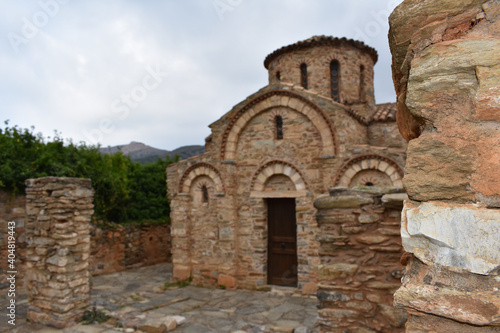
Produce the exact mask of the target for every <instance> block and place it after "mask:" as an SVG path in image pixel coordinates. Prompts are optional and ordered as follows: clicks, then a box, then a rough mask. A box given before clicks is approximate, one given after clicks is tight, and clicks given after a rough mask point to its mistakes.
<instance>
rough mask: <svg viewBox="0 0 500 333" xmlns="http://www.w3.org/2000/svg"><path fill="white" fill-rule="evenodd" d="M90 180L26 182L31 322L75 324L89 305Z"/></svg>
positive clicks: (67, 179) (55, 324)
mask: <svg viewBox="0 0 500 333" xmlns="http://www.w3.org/2000/svg"><path fill="white" fill-rule="evenodd" d="M92 200H93V190H92V187H91V182H90V179H77V178H56V177H46V178H38V179H28V180H27V181H26V213H27V225H26V227H27V240H28V250H27V261H26V265H27V273H26V287H27V290H28V295H29V308H28V319H29V320H30V321H32V322H36V323H41V324H44V325H49V326H53V327H57V328H63V327H66V326H69V325H71V324H73V323H74V322H75V321H76V320H77V319H79V318H80V317H81V316H82V315H83V313H84V312H85V310H87V308H88V306H89V302H90V283H89V277H90V272H89V255H90V234H89V231H90V222H91V217H92V214H93V207H94V206H93V204H92Z"/></svg>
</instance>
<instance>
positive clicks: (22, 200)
mask: <svg viewBox="0 0 500 333" xmlns="http://www.w3.org/2000/svg"><path fill="white" fill-rule="evenodd" d="M9 222H15V223H16V227H15V234H14V237H15V238H16V248H15V250H16V262H15V266H16V268H17V277H18V278H17V280H16V286H19V287H21V286H23V283H24V280H23V279H22V277H24V275H25V274H24V271H25V260H26V246H27V243H26V197H25V196H24V195H17V196H15V197H14V196H12V195H11V194H10V193H7V192H3V191H0V235H1V236H0V255H1V256H2V258H8V247H7V245H8V242H7V239H8V235H9V233H8V223H9ZM8 265H9V262H8V261H7V260H2V261H1V262H0V273H5V272H7V271H8V270H9V269H8ZM6 279H7V274H0V289H3V288H6V287H8V283H7V280H6Z"/></svg>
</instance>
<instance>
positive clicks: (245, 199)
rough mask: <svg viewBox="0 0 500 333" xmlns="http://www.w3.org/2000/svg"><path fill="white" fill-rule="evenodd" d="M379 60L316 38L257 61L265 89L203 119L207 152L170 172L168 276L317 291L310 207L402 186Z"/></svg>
mask: <svg viewBox="0 0 500 333" xmlns="http://www.w3.org/2000/svg"><path fill="white" fill-rule="evenodd" d="M377 57H378V55H377V52H376V51H375V50H374V49H373V48H371V47H369V46H367V45H365V44H364V43H362V42H359V41H354V40H349V39H345V38H334V37H328V36H315V37H312V38H310V39H307V40H304V41H300V42H297V43H295V44H292V45H288V46H285V47H282V48H280V49H278V50H276V51H274V52H272V53H271V54H269V55H268V56H267V57H266V58H265V60H264V66H265V68H266V69H267V70H268V73H269V84H268V85H267V86H266V87H264V88H262V89H261V90H259V91H257V92H255V93H254V94H252V95H250V96H249V97H248V98H247V99H245V100H244V101H242V102H241V103H239V104H238V105H236V106H234V107H233V108H232V109H231V110H230V111H229V112H227V113H226V114H225V115H223V116H222V117H221V118H220V119H219V120H217V121H215V122H214V123H212V124H211V125H209V126H210V128H211V135H210V136H209V137H207V138H206V152H205V153H204V154H202V155H199V156H195V157H192V158H190V159H187V160H184V161H181V162H178V163H176V164H173V165H170V166H169V167H168V168H167V186H168V197H169V199H170V204H171V222H172V243H173V244H172V262H173V275H174V279H175V280H185V279H189V278H192V279H193V283H194V284H202V285H211V286H221V287H226V288H247V289H262V288H266V287H268V286H269V285H282V286H292V287H296V288H298V289H300V290H302V292H304V293H313V292H315V291H316V288H317V284H318V281H319V276H318V266H319V264H320V258H319V255H320V254H319V252H320V245H319V242H318V239H317V237H318V234H319V227H318V223H317V221H316V219H315V214H316V209H315V207H314V206H313V202H314V201H315V200H316V199H317V198H318V197H320V196H323V195H327V194H328V192H329V189H332V188H335V187H344V188H353V187H360V186H361V187H364V188H366V187H373V188H376V187H379V188H380V187H384V188H387V187H396V188H401V187H402V181H401V179H402V176H403V167H404V163H405V149H406V142H405V141H404V140H403V139H402V138H401V136H400V134H399V132H398V128H397V125H396V117H395V115H396V105H395V104H392V103H389V104H380V105H377V104H375V99H374V92H373V67H374V65H375V63H376V62H377ZM387 75H389V74H388V73H387Z"/></svg>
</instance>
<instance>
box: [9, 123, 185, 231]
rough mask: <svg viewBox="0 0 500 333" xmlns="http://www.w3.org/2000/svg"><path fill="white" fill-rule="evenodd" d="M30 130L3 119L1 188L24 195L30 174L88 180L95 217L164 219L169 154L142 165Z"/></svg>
mask: <svg viewBox="0 0 500 333" xmlns="http://www.w3.org/2000/svg"><path fill="white" fill-rule="evenodd" d="M33 131H34V128H33V127H32V128H31V129H30V130H28V129H21V128H19V127H17V126H14V127H9V126H8V122H5V128H3V129H0V188H3V189H4V190H6V191H9V192H11V193H12V194H13V195H16V194H20V193H24V189H25V185H24V183H25V180H26V179H29V178H39V177H46V176H56V177H79V178H90V179H92V186H93V188H94V190H95V195H94V211H95V213H94V217H95V219H96V220H102V221H109V222H115V223H126V222H130V221H135V222H137V221H142V220H147V221H148V223H151V221H158V222H160V223H162V222H168V220H169V214H170V206H169V203H168V200H167V194H166V190H167V189H166V179H165V177H166V175H165V168H166V166H167V165H168V164H170V163H172V162H173V161H172V160H171V159H170V158H168V157H167V159H166V160H162V159H158V160H157V161H156V162H154V163H150V164H146V165H141V164H139V163H134V162H132V160H131V159H130V158H129V157H127V156H124V155H123V154H122V153H116V154H112V155H106V154H101V153H100V152H99V148H98V147H95V146H87V145H85V144H84V143H80V144H78V145H76V144H74V143H73V142H71V141H67V142H66V143H65V142H64V140H63V139H62V138H61V137H60V135H59V134H58V133H57V132H56V133H55V136H54V138H52V140H51V141H47V142H45V139H44V138H43V136H42V135H41V134H34V133H33ZM176 160H177V159H176Z"/></svg>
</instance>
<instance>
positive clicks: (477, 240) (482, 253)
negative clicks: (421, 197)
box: [401, 201, 500, 274]
mask: <svg viewBox="0 0 500 333" xmlns="http://www.w3.org/2000/svg"><path fill="white" fill-rule="evenodd" d="M401 236H402V238H403V246H404V247H405V250H406V251H408V252H411V253H413V254H414V255H415V256H417V257H418V258H419V259H420V260H422V261H424V262H426V263H429V264H430V263H437V264H440V265H444V266H448V267H456V268H460V269H465V270H467V271H470V272H473V273H477V274H491V273H492V272H495V271H496V270H498V269H499V268H500V251H499V247H498V246H499V244H500V211H498V210H496V209H486V208H479V207H476V206H474V205H466V204H450V203H444V202H436V201H433V202H424V203H421V204H419V205H415V204H412V205H410V204H408V205H406V206H405V209H404V210H403V218H402V229H401Z"/></svg>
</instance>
